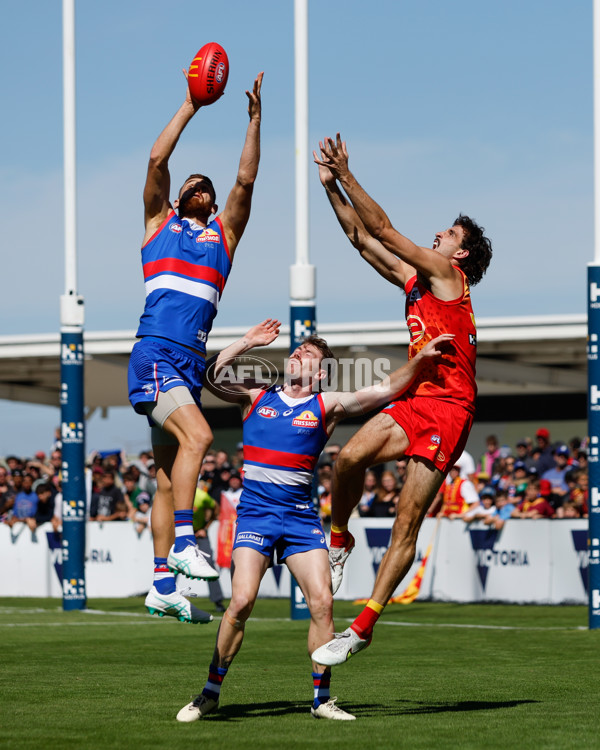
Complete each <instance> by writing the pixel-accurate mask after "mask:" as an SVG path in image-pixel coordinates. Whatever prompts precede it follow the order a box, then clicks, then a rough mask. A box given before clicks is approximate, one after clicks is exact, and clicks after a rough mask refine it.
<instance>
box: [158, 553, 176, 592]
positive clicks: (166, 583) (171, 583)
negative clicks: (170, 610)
mask: <svg viewBox="0 0 600 750" xmlns="http://www.w3.org/2000/svg"><path fill="white" fill-rule="evenodd" d="M154 588H155V589H156V590H157V591H158V593H159V594H172V593H173V592H174V591H175V576H174V575H173V573H171V571H170V570H169V568H167V558H166V557H155V558H154Z"/></svg>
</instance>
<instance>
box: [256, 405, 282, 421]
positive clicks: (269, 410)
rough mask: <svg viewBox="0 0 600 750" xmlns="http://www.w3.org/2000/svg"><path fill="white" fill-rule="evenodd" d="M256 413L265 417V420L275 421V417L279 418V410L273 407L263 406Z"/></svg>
mask: <svg viewBox="0 0 600 750" xmlns="http://www.w3.org/2000/svg"><path fill="white" fill-rule="evenodd" d="M256 411H257V414H259V415H260V416H261V417H265V419H275V417H278V416H279V412H278V411H277V409H274V408H273V407H272V406H261V407H260V408H259V409H257V410H256Z"/></svg>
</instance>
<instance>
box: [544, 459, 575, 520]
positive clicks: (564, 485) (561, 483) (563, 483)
mask: <svg viewBox="0 0 600 750" xmlns="http://www.w3.org/2000/svg"><path fill="white" fill-rule="evenodd" d="M569 456H570V452H569V449H568V447H567V446H566V445H564V444H562V445H558V446H557V447H556V448H555V449H554V452H553V467H552V468H551V469H548V470H547V471H545V472H544V473H543V474H542V475H541V478H542V479H546V480H547V481H549V482H550V485H551V487H552V489H551V492H550V497H549V502H550V504H551V505H552V506H553V507H554V508H557V507H558V506H559V505H562V503H563V500H564V499H565V498H566V496H567V495H568V494H569V490H570V488H569V484H568V482H567V478H566V475H567V472H568V471H569V469H570V466H569Z"/></svg>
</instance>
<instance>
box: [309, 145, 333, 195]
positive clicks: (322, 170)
mask: <svg viewBox="0 0 600 750" xmlns="http://www.w3.org/2000/svg"><path fill="white" fill-rule="evenodd" d="M319 149H320V151H321V156H320V158H319V157H318V156H317V152H316V151H313V159H314V160H315V164H317V165H318V167H319V179H320V180H321V185H323V186H324V187H327V185H333V184H334V183H335V175H334V174H333V172H332V171H331V169H330V168H329V167H328V166H325V163H324V161H323V159H324V157H325V151H324V149H325V147H324V146H323V144H322V143H321V141H319Z"/></svg>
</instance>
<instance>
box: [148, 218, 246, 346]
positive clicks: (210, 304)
mask: <svg viewBox="0 0 600 750" xmlns="http://www.w3.org/2000/svg"><path fill="white" fill-rule="evenodd" d="M142 266H143V269H144V282H145V285H146V306H145V308H144V313H143V315H142V317H141V318H140V325H139V327H138V330H137V334H136V335H137V337H138V338H141V337H142V336H158V337H159V338H164V339H169V340H171V341H175V342H177V343H179V344H183V346H187V347H189V348H190V349H195V350H196V351H199V352H201V353H203V354H204V353H205V352H206V339H207V337H208V334H209V332H210V329H211V328H212V323H213V320H214V318H215V315H216V314H217V309H218V306H219V300H220V298H221V294H222V292H223V288H224V286H225V282H226V281H227V277H228V276H229V272H230V270H231V258H230V255H229V249H228V247H227V240H226V239H225V233H224V231H223V226H222V224H221V220H220V219H219V218H218V217H217V218H215V219H213V221H211V222H210V223H209V224H208V225H207V226H206V227H200V226H198V225H197V224H195V223H194V222H193V221H190V220H189V219H180V218H179V217H178V216H177V214H176V213H175V212H174V211H172V212H171V213H170V214H169V215H168V216H167V218H166V219H165V221H164V222H163V223H162V224H161V226H160V227H159V228H158V229H157V230H156V232H155V233H154V234H153V235H152V237H151V238H150V239H149V240H148V242H147V243H146V244H145V245H144V246H143V247H142Z"/></svg>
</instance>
